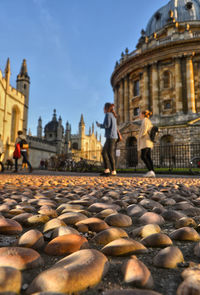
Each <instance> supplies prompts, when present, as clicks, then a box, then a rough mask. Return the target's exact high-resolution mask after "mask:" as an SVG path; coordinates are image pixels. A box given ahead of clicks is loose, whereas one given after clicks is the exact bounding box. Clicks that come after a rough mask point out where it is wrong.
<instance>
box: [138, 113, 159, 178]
mask: <svg viewBox="0 0 200 295" xmlns="http://www.w3.org/2000/svg"><path fill="white" fill-rule="evenodd" d="M151 115H152V112H150V111H148V110H146V111H142V112H141V113H140V115H139V118H140V119H141V120H142V124H141V127H140V130H139V134H138V151H141V159H142V161H143V162H144V163H145V165H146V167H147V169H148V170H149V171H148V172H147V174H146V175H145V176H146V177H155V172H154V168H153V161H152V159H151V150H152V148H153V142H152V141H151V139H150V136H149V133H150V131H151V128H152V127H153V125H152V123H151V121H150V120H149V117H150V116H151Z"/></svg>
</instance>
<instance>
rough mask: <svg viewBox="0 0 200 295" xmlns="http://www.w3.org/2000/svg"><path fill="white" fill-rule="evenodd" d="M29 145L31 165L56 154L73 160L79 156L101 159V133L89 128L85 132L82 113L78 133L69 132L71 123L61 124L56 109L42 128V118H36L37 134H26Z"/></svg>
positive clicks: (90, 159)
mask: <svg viewBox="0 0 200 295" xmlns="http://www.w3.org/2000/svg"><path fill="white" fill-rule="evenodd" d="M27 138H28V141H29V146H30V161H31V163H32V165H33V167H38V166H39V165H40V160H41V159H50V158H51V157H56V156H57V155H67V156H69V157H71V158H73V159H74V160H75V161H79V160H80V158H83V159H86V160H88V161H95V162H96V161H97V162H100V161H101V149H102V145H101V135H100V136H98V133H97V132H96V133H95V131H94V124H92V129H91V128H89V134H86V130H85V122H84V118H83V114H82V115H81V118H80V122H79V124H78V133H77V134H72V133H71V125H70V124H69V122H67V123H66V128H64V127H63V125H62V118H61V117H59V119H57V114H56V110H54V111H53V117H52V120H51V121H49V122H48V123H47V124H46V125H45V126H44V128H43V127H42V118H41V117H40V118H39V119H38V126H37V136H28V137H27Z"/></svg>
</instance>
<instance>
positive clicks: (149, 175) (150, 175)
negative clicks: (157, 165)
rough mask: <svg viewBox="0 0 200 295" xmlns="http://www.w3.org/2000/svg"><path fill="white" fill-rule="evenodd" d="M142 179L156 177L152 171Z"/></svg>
mask: <svg viewBox="0 0 200 295" xmlns="http://www.w3.org/2000/svg"><path fill="white" fill-rule="evenodd" d="M144 177H152V178H153V177H156V175H155V172H154V171H153V170H151V171H149V172H147V173H146V174H145V175H144Z"/></svg>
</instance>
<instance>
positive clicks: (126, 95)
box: [124, 76, 129, 122]
mask: <svg viewBox="0 0 200 295" xmlns="http://www.w3.org/2000/svg"><path fill="white" fill-rule="evenodd" d="M128 88H129V81H128V76H126V77H125V79H124V122H128V121H129V113H128V112H129V110H128V105H129V103H128V102H129V89H128Z"/></svg>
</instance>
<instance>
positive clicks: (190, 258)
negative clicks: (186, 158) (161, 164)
mask: <svg viewBox="0 0 200 295" xmlns="http://www.w3.org/2000/svg"><path fill="white" fill-rule="evenodd" d="M0 188H1V190H0V214H1V217H0V273H4V283H3V284H1V282H0V292H8V291H9V292H12V294H19V293H20V294H44V293H42V292H48V293H45V294H54V295H56V294H72V293H73V294H75V293H78V292H82V293H83V294H85V295H92V294H93V295H97V294H102V295H138V294H142V295H145V294H146V295H156V294H157V295H158V294H163V295H174V294H176V292H177V294H178V295H179V294H188V295H189V294H191V293H190V292H191V288H193V289H194V290H195V288H197V290H199V279H198V277H199V271H200V268H199V257H200V242H199V241H200V236H199V230H200V217H199V216H200V208H199V205H200V180H199V178H198V177H191V176H184V177H181V176H172V177H169V176H157V177H156V178H154V179H148V178H143V177H142V175H140V176H138V175H136V174H134V173H133V174H120V175H118V176H117V177H100V176H99V175H97V174H89V173H88V174H87V173H83V174H76V173H65V172H50V171H39V170H36V171H34V172H33V173H31V174H28V173H22V172H20V173H18V174H15V173H2V174H1V175H0ZM183 271H184V273H183ZM138 288H139V289H138ZM193 289H192V290H193ZM147 290H148V291H147ZM177 290H178V291H177ZM182 290H184V292H185V291H187V290H189V291H188V293H182V292H183V291H182ZM3 294H5V293H3Z"/></svg>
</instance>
